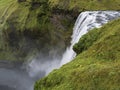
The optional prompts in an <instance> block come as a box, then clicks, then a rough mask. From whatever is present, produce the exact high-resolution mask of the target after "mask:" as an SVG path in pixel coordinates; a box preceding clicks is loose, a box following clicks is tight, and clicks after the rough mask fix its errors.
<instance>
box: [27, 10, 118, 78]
mask: <svg viewBox="0 0 120 90" xmlns="http://www.w3.org/2000/svg"><path fill="white" fill-rule="evenodd" d="M118 17H120V12H117V11H86V12H82V13H81V14H80V15H79V16H78V18H77V20H76V23H75V25H74V28H73V35H72V40H71V45H70V47H68V48H67V49H66V51H65V52H64V53H63V56H62V58H58V57H57V53H55V54H53V58H49V56H51V55H49V56H46V57H45V56H42V55H40V57H39V58H37V59H33V60H32V61H30V62H29V63H27V72H28V73H29V76H30V77H31V78H32V79H34V80H37V79H39V78H41V77H44V76H45V75H47V74H48V73H49V72H51V71H52V70H53V69H56V68H59V67H61V66H62V65H64V64H66V63H68V62H70V61H71V60H73V59H74V57H75V56H76V53H75V52H74V51H73V50H72V48H73V45H74V44H75V43H77V42H78V41H79V39H80V37H81V36H82V35H84V34H86V33H87V32H88V31H89V30H91V29H93V28H100V27H101V26H102V25H103V24H106V23H107V22H108V21H110V20H113V19H116V18H118ZM53 52H54V50H53Z"/></svg>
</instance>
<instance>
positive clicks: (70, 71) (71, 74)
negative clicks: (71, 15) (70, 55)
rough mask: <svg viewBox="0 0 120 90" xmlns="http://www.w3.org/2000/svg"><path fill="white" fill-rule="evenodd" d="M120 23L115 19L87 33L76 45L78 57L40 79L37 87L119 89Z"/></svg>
mask: <svg viewBox="0 0 120 90" xmlns="http://www.w3.org/2000/svg"><path fill="white" fill-rule="evenodd" d="M119 23H120V19H118V20H114V21H112V22H110V23H108V24H106V25H104V26H103V27H102V28H100V29H95V30H92V31H90V32H88V34H86V35H84V36H83V37H82V38H81V39H80V41H79V42H78V44H76V45H77V46H78V47H74V48H75V50H77V52H78V56H77V57H76V58H75V59H74V60H73V61H72V62H70V63H68V64H66V65H64V66H62V67H61V68H60V69H58V70H54V71H53V72H51V73H50V74H49V75H48V76H47V77H45V78H43V79H41V80H40V81H37V82H36V84H35V87H34V90H119V89H120V47H119V46H120V42H119V41H120V31H119V30H120V26H119ZM93 36H94V37H93ZM81 44H83V45H81Z"/></svg>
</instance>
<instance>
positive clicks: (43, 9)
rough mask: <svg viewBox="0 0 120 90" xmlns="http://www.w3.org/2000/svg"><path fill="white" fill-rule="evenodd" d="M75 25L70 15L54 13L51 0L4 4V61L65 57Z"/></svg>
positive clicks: (0, 28) (0, 16)
mask: <svg viewBox="0 0 120 90" xmlns="http://www.w3.org/2000/svg"><path fill="white" fill-rule="evenodd" d="M74 21H75V19H74V16H72V15H71V14H70V13H64V12H57V11H56V10H55V11H54V10H52V9H50V7H49V4H48V0H0V60H15V61H16V60H17V61H19V60H22V61H23V60H25V59H28V58H30V57H29V56H34V55H36V54H37V53H40V52H42V53H44V54H49V51H50V50H53V51H54V50H56V51H58V53H61V52H62V51H63V50H64V49H65V47H66V46H67V45H69V41H70V36H71V32H72V27H73V24H74ZM56 48H58V49H59V50H57V49H56ZM47 56H48V55H47Z"/></svg>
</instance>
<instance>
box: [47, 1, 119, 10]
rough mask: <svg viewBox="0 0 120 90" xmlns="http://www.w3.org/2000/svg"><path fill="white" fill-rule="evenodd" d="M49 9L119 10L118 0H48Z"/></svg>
mask: <svg viewBox="0 0 120 90" xmlns="http://www.w3.org/2000/svg"><path fill="white" fill-rule="evenodd" d="M49 2H50V5H51V7H58V8H60V9H66V10H67V9H68V10H72V9H74V10H78V11H83V10H120V1H119V0H109V1H108V0H49Z"/></svg>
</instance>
